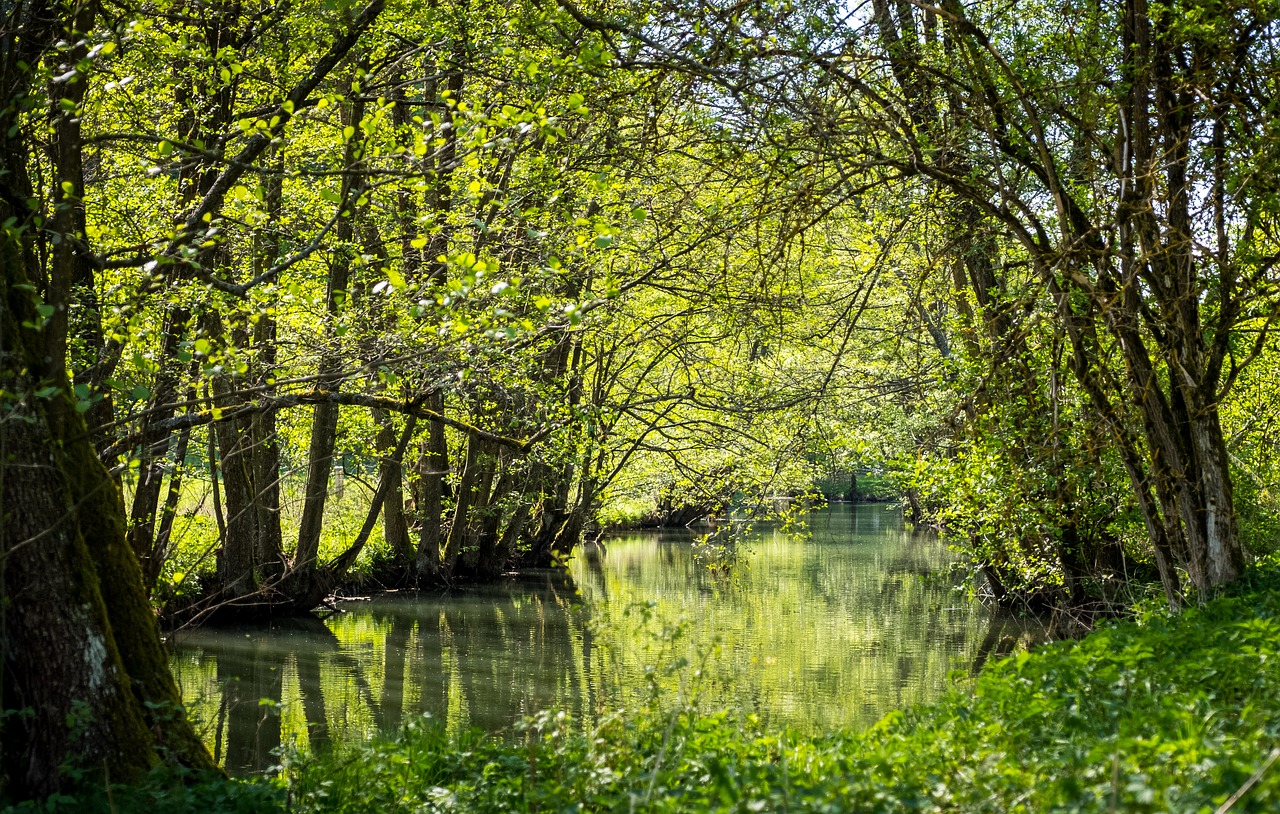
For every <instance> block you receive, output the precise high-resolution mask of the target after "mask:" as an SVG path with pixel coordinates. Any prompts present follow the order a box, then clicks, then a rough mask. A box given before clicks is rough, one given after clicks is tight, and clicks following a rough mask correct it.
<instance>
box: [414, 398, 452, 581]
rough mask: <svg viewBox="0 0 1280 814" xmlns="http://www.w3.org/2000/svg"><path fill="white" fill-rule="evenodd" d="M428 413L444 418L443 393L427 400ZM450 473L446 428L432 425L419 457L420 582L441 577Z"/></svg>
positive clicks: (436, 423) (416, 565)
mask: <svg viewBox="0 0 1280 814" xmlns="http://www.w3.org/2000/svg"><path fill="white" fill-rule="evenodd" d="M427 409H429V410H434V411H435V412H437V413H440V414H443V413H444V397H443V396H442V395H441V394H440V393H433V394H431V395H430V396H428V397H427ZM448 471H449V447H448V444H447V443H446V442H445V435H444V424H442V423H441V422H439V421H432V422H430V423H429V424H428V426H427V437H426V439H425V440H424V441H423V442H422V448H421V451H420V453H419V455H418V495H419V497H418V500H417V504H418V505H417V509H418V552H417V557H416V559H415V562H414V572H415V575H416V577H417V578H418V579H430V580H434V579H437V578H438V577H439V575H440V555H441V542H442V540H443V534H442V524H443V523H444V509H443V504H444V489H445V481H444V478H445V475H446V474H448Z"/></svg>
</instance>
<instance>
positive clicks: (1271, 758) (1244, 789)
mask: <svg viewBox="0 0 1280 814" xmlns="http://www.w3.org/2000/svg"><path fill="white" fill-rule="evenodd" d="M1277 758H1280V746H1277V747H1276V748H1275V749H1272V750H1271V754H1270V755H1268V756H1267V759H1266V760H1264V761H1263V762H1262V765H1261V766H1259V767H1258V771H1256V772H1254V773H1253V777H1250V778H1249V779H1248V780H1246V781H1244V785H1243V786H1241V787H1240V788H1239V789H1237V790H1236V793H1235V794H1233V795H1231V796H1230V797H1228V798H1227V799H1226V801H1225V802H1224V803H1223V804H1222V805H1220V806H1218V809H1217V811H1214V812H1213V814H1226V812H1228V811H1230V810H1231V807H1232V806H1233V805H1235V804H1236V803H1237V802H1239V801H1240V798H1241V797H1243V796H1245V795H1246V794H1248V793H1249V789H1251V788H1253V787H1254V786H1255V785H1257V783H1258V781H1259V780H1261V779H1262V775H1264V774H1266V772H1267V769H1270V768H1271V764H1272V763H1275V762H1276V759H1277Z"/></svg>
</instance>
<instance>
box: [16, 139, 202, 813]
mask: <svg viewBox="0 0 1280 814" xmlns="http://www.w3.org/2000/svg"><path fill="white" fill-rule="evenodd" d="M0 154H3V155H4V156H5V159H4V161H5V163H6V164H7V165H8V166H7V167H5V170H6V173H5V174H6V176H7V178H6V181H5V184H6V189H4V199H3V201H2V202H0V220H3V219H5V218H9V217H18V218H23V219H25V216H26V215H28V213H27V212H24V211H22V210H21V209H18V207H17V206H15V199H14V196H13V193H14V189H13V186H12V185H13V184H14V183H15V181H17V182H19V183H20V182H21V179H23V176H22V174H21V169H20V167H21V165H22V163H23V161H24V156H23V153H22V150H21V145H16V144H13V143H12V142H11V143H9V144H0ZM28 197H30V195H26V196H21V197H18V198H17V202H23V201H25V200H26V199H27V198H28ZM18 205H19V206H22V207H23V208H25V204H24V203H19V204H18ZM26 248H27V247H25V246H24V245H23V239H22V236H20V235H18V234H15V232H12V231H10V232H8V233H7V234H5V235H4V237H3V243H2V244H0V261H2V265H3V276H2V277H0V391H3V393H4V399H3V403H0V518H3V522H2V523H0V528H2V529H3V530H2V531H0V608H2V609H3V610H2V611H0V614H2V615H0V647H2V648H3V661H2V664H3V673H2V674H0V698H2V699H3V707H4V709H5V710H8V711H14V712H13V714H9V715H6V716H5V717H4V718H0V727H2V728H0V793H3V794H7V795H10V796H13V797H17V798H23V797H41V796H45V795H48V794H50V793H53V792H56V791H59V790H62V789H66V788H67V787H68V786H69V785H70V784H71V782H72V781H71V777H70V775H68V774H67V773H65V772H64V771H63V770H62V768H61V767H64V766H73V767H81V768H83V769H84V770H87V771H89V772H91V773H105V774H106V775H109V777H110V779H111V780H113V781H124V782H128V781H131V780H138V779H140V778H141V777H142V775H143V774H144V773H145V772H146V771H147V770H148V769H150V768H151V767H152V766H154V765H155V764H157V763H159V762H161V761H162V760H168V761H173V762H177V763H181V764H185V765H187V766H191V767H196V768H202V769H212V768H213V763H212V760H211V759H210V757H209V755H208V752H207V751H206V750H205V748H204V746H203V745H202V744H201V743H200V741H199V739H198V738H197V737H196V736H195V733H194V732H193V730H192V728H191V726H190V724H189V723H188V722H187V720H186V718H185V716H184V713H183V711H182V707H181V698H180V696H179V694H178V690H177V687H176V686H175V685H174V682H173V678H172V676H171V675H170V673H169V668H168V663H167V660H166V656H165V652H164V648H163V646H162V644H161V642H160V636H159V632H158V631H157V629H156V623H155V618H154V616H153V614H152V612H151V606H150V604H149V603H148V601H147V595H146V592H145V591H144V589H143V580H142V572H141V569H140V568H139V565H138V559H137V557H136V555H135V554H134V552H133V550H132V548H131V547H130V546H129V543H128V540H127V539H126V534H125V512H124V502H123V500H122V499H121V496H120V489H119V486H118V485H117V483H116V482H115V481H114V480H113V479H112V477H111V475H110V474H109V473H108V472H107V470H106V468H105V467H104V466H103V465H102V464H101V463H100V462H99V461H98V458H97V455H96V453H95V450H94V448H93V445H92V443H91V441H90V436H89V433H88V430H87V428H86V426H85V423H84V421H83V419H82V417H81V416H80V413H79V412H78V411H77V406H78V405H77V404H76V403H75V402H74V401H72V399H71V397H70V395H69V393H70V387H69V382H68V380H67V377H66V372H65V365H64V364H59V363H58V362H60V361H62V360H56V361H55V360H53V359H51V357H50V356H49V354H48V351H47V347H48V338H47V337H46V336H45V335H44V333H43V331H44V330H45V329H48V328H49V325H48V323H46V322H44V321H43V320H42V317H41V314H40V312H39V311H38V310H37V308H38V301H37V297H38V293H37V288H36V286H35V285H34V284H33V281H32V276H34V275H32V274H31V273H30V272H31V270H32V268H35V270H36V271H37V273H38V266H34V265H33V263H32V258H33V257H34V252H29V251H26Z"/></svg>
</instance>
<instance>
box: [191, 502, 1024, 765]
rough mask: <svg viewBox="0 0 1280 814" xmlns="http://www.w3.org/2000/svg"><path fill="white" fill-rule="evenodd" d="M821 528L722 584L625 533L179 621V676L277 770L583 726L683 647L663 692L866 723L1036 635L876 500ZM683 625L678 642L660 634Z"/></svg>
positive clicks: (823, 520) (219, 750)
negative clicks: (554, 552) (304, 614)
mask: <svg viewBox="0 0 1280 814" xmlns="http://www.w3.org/2000/svg"><path fill="white" fill-rule="evenodd" d="M811 526H812V535H811V537H809V538H794V537H789V536H787V535H784V534H781V533H779V532H774V531H771V530H764V531H758V532H756V533H755V534H754V535H752V536H751V537H750V538H749V539H748V540H747V541H746V543H745V548H744V550H743V552H742V556H741V557H740V562H739V565H738V566H737V570H736V571H735V572H734V573H733V574H732V575H731V576H730V577H729V578H726V577H724V576H722V575H712V574H709V573H708V571H707V570H706V569H705V568H704V567H702V566H700V565H699V564H698V563H697V562H695V559H694V556H693V552H692V546H691V542H692V539H693V536H694V534H693V533H692V532H689V533H684V532H681V533H671V532H664V533H634V534H623V535H618V536H616V537H614V538H613V539H611V540H609V541H608V547H607V553H603V552H602V556H597V557H592V558H583V559H581V560H579V561H575V562H574V563H572V567H571V569H570V570H569V571H567V572H566V571H559V570H548V571H538V572H532V573H526V574H524V575H523V576H521V577H520V578H515V579H511V580H509V581H506V582H504V583H502V584H500V585H495V586H490V587H486V588H483V589H475V590H471V591H466V592H458V593H455V594H453V595H449V596H418V597H414V596H408V595H387V596H382V597H378V598H375V599H373V600H371V601H366V602H351V603H345V604H344V605H343V612H342V613H337V614H334V615H332V616H330V617H328V618H327V619H325V620H323V621H320V620H317V619H310V620H302V621H289V622H285V623H277V624H274V625H271V626H262V627H254V628H247V627H238V628H218V629H213V628H210V629H202V630H197V631H191V632H188V633H184V634H182V635H181V636H178V637H176V639H175V641H174V642H172V644H171V646H172V649H173V654H174V655H173V663H174V669H175V673H176V674H177V676H178V678H179V681H180V683H181V685H182V688H183V693H184V696H185V697H186V698H187V699H188V702H189V704H190V706H191V709H192V714H193V717H195V719H196V720H197V721H198V722H200V723H201V724H202V726H203V731H204V737H205V738H206V740H207V741H208V743H209V744H210V747H211V749H213V750H214V751H215V753H216V754H217V755H218V757H219V759H220V760H222V761H223V762H224V764H225V765H226V766H227V768H228V769H229V770H230V771H232V772H236V773H243V772H250V771H262V770H264V769H267V768H269V767H270V766H272V765H273V764H274V763H275V762H276V761H277V758H276V756H275V754H273V751H274V750H276V749H277V748H278V747H279V746H280V745H281V744H282V743H288V742H293V743H297V744H298V745H299V746H300V747H303V748H315V747H321V746H323V745H325V744H327V743H329V742H343V741H347V740H352V739H363V738H366V737H369V736H370V735H372V734H374V733H377V732H380V731H381V732H389V731H394V730H396V729H397V728H398V727H400V726H401V725H402V724H403V722H404V720H405V718H406V716H415V715H420V714H424V713H429V714H430V715H432V716H433V717H435V718H436V719H438V720H441V721H443V722H444V723H445V725H446V726H447V727H449V728H451V729H454V730H457V729H459V728H463V727H479V728H482V729H485V730H489V731H494V732H504V731H510V729H511V727H512V725H513V723H514V722H515V721H517V720H518V719H519V718H521V717H522V716H525V715H530V714H533V713H535V712H538V711H542V710H548V709H561V710H564V711H566V712H567V713H569V714H570V715H571V716H572V717H573V719H574V720H576V721H578V722H580V725H583V726H587V725H590V723H591V721H592V720H594V719H595V717H596V716H597V715H598V714H600V713H601V712H602V711H605V710H608V709H611V708H616V707H618V706H620V705H624V704H627V703H632V702H638V701H640V700H642V699H643V698H645V697H647V694H648V693H649V692H651V691H652V690H653V689H654V681H655V679H654V678H653V673H652V671H651V670H649V669H648V668H650V667H652V666H654V665H657V664H669V663H672V662H674V661H676V660H678V659H684V660H687V661H689V662H690V663H696V664H699V665H701V667H702V675H701V677H700V678H699V679H698V680H697V681H694V680H692V679H691V678H690V675H691V674H690V673H689V672H688V671H686V672H685V675H684V676H683V677H681V676H672V677H671V678H670V679H669V680H668V681H667V683H666V684H664V685H662V686H660V687H659V688H658V689H660V690H661V689H662V687H665V688H666V689H667V690H674V689H675V688H676V687H683V692H684V693H685V694H686V697H687V695H688V694H689V693H690V692H692V691H693V690H694V689H695V688H696V689H697V690H698V691H699V692H700V693H701V699H702V700H703V701H704V702H705V703H706V704H707V705H709V706H712V707H716V706H737V707H742V708H745V709H747V710H749V711H753V712H756V713H758V714H760V715H761V716H762V718H764V719H765V720H766V721H768V722H772V723H779V724H786V725H790V726H795V727H798V728H800V729H808V730H817V729H825V728H829V727H838V726H855V727H856V726H865V725H867V724H870V723H872V722H874V721H875V720H877V719H878V718H879V717H881V716H882V715H883V714H884V713H886V712H888V711H889V710H891V709H894V708H896V707H899V706H902V705H906V704H911V703H918V702H923V701H927V700H929V699H930V698H932V697H934V696H935V695H936V694H937V693H939V692H940V691H942V690H943V689H944V688H945V687H946V686H948V674H949V673H950V672H951V671H953V670H956V669H960V670H965V669H967V668H969V667H971V666H973V665H975V664H981V663H982V662H984V661H986V660H988V659H991V658H995V657H997V656H999V655H1004V654H1005V653H1006V652H1007V651H1009V650H1011V649H1012V648H1013V647H1015V646H1023V644H1025V642H1027V641H1029V640H1031V639H1034V638H1036V637H1035V635H1034V634H1033V633H1031V632H1028V631H1030V630H1031V629H1032V628H1034V627H1035V626H1034V625H1032V626H1028V625H1026V624H1025V623H1024V622H1023V621H1021V620H1018V619H1016V618H1012V617H1007V616H1006V615H1002V614H996V615H991V614H989V613H988V611H987V610H986V609H985V608H984V607H983V606H982V605H981V604H980V603H979V602H977V600H976V599H975V598H974V596H973V592H972V591H968V590H967V588H966V586H963V585H961V586H960V589H959V590H957V586H956V584H955V582H956V580H958V579H962V572H957V571H953V570H951V569H950V568H949V567H948V565H949V563H950V562H951V556H950V555H949V554H948V553H947V552H946V550H945V549H944V548H943V547H942V546H941V545H940V544H939V543H938V542H937V541H936V540H935V539H933V538H931V537H928V536H921V535H913V534H911V533H910V532H909V531H907V530H905V529H904V528H903V526H902V523H901V521H900V520H899V518H898V517H897V516H896V514H894V513H892V512H888V511H886V510H885V509H884V507H882V506H858V507H835V508H833V509H830V510H825V511H822V512H817V513H815V514H814V515H812V519H811ZM957 574H960V575H961V576H957ZM640 606H642V607H644V608H645V609H646V610H645V612H644V613H643V614H637V613H636V612H635V609H636V608H637V607H640ZM646 616H647V617H650V621H649V623H648V624H647V626H646V625H645V624H643V623H642V619H643V618H644V617H646ZM677 622H678V625H677V626H678V628H679V630H680V631H681V636H680V637H679V638H678V639H672V638H671V637H670V636H667V637H665V638H664V637H663V636H661V635H657V636H655V635H653V633H654V631H660V630H662V629H664V628H665V629H667V630H668V631H670V630H671V629H672V625H675V624H676V623H677ZM659 684H661V681H659ZM667 700H669V699H667ZM264 702H265V703H264Z"/></svg>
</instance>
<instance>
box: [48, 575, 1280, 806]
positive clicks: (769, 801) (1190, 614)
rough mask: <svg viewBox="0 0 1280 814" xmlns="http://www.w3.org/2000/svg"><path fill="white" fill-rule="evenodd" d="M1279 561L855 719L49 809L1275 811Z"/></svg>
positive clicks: (316, 772) (633, 726) (379, 761)
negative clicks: (1212, 592)
mask: <svg viewBox="0 0 1280 814" xmlns="http://www.w3.org/2000/svg"><path fill="white" fill-rule="evenodd" d="M1278 756H1280V565H1278V564H1276V563H1271V564H1268V565H1265V566H1260V567H1257V568H1254V569H1253V570H1252V571H1251V572H1250V573H1249V575H1248V576H1247V577H1246V579H1245V580H1244V581H1243V582H1242V583H1241V584H1239V585H1238V586H1236V587H1234V588H1233V589H1232V590H1231V591H1230V593H1229V594H1228V595H1226V596H1222V597H1219V598H1217V599H1214V600H1212V601H1210V602H1208V603H1206V604H1205V605H1203V606H1201V607H1196V608H1192V609H1189V610H1187V611H1185V612H1183V613H1181V614H1179V615H1170V614H1168V613H1167V612H1163V611H1161V610H1158V609H1155V608H1144V609H1140V610H1139V612H1138V613H1137V615H1136V616H1135V617H1134V618H1132V619H1129V620H1125V621H1121V622H1113V623H1109V624H1107V625H1105V626H1103V627H1101V628H1099V629H1098V630H1096V631H1095V632H1093V633H1091V634H1089V635H1088V636H1086V637H1084V638H1083V639H1080V640H1078V641H1070V642H1058V643H1055V644H1050V645H1046V646H1043V647H1041V648H1039V649H1037V650H1036V651H1034V652H1031V653H1025V652H1024V653H1019V654H1017V655H1015V656H1012V657H1010V658H1008V659H1005V660H1002V661H998V662H993V663H990V664H988V665H987V666H986V667H984V668H983V670H982V671H981V673H980V674H979V675H978V677H977V678H976V679H971V678H967V677H962V676H960V675H959V674H957V679H956V686H955V687H954V688H953V689H951V690H950V691H948V692H947V693H946V694H945V695H943V696H942V697H941V698H940V699H939V700H937V701H936V702H934V703H932V704H929V705H926V706H922V707H918V708H913V709H907V710H902V711H898V712H894V713H891V714H889V715H888V716H886V717H885V718H884V719H883V720H882V721H881V722H880V723H878V724H877V725H875V726H873V727H871V728H870V729H869V730H866V731H863V732H841V733H831V734H826V735H821V736H817V737H810V736H801V735H798V734H795V733H790V732H778V731H771V730H769V729H767V728H764V727H762V726H761V725H760V724H759V722H758V721H756V720H755V719H754V718H753V717H752V716H750V715H745V714H741V713H735V712H734V711H709V710H706V709H702V708H699V707H698V706H697V705H696V704H680V705H676V706H672V705H671V704H670V703H669V702H666V701H664V700H663V699H662V697H661V696H655V700H654V702H653V703H652V704H651V705H650V706H649V707H647V708H645V709H640V710H628V711H626V712H625V713H621V712H620V713H619V714H617V715H615V716H613V717H611V718H607V719H606V720H605V721H604V722H603V723H602V724H601V725H600V726H598V727H597V728H596V729H595V730H593V731H592V732H591V733H590V734H589V735H584V734H581V730H580V728H577V727H575V726H573V725H572V724H571V722H569V721H567V720H566V719H564V718H563V717H562V716H556V715H544V716H542V717H540V718H538V719H535V720H531V721H529V722H526V723H525V724H524V725H522V726H520V727H518V728H517V731H516V732H515V733H513V735H512V736H511V737H509V738H505V739H501V738H494V737H486V736H483V735H480V734H470V735H463V736H453V737H450V736H447V735H446V734H445V733H444V732H443V730H442V729H441V728H440V727H438V726H436V725H434V724H433V722H431V721H430V720H429V719H427V720H420V721H416V722H413V723H411V724H409V725H408V726H406V727H405V728H404V730H403V731H402V732H401V733H400V734H399V735H398V736H397V737H395V738H393V739H388V740H382V741H376V742H373V743H369V744H364V745H355V746H348V747H345V748H343V749H342V750H341V751H339V752H336V753H334V754H328V755H302V756H293V755H285V756H283V767H284V768H283V771H282V773H281V775H280V777H278V778H276V779H274V780H262V781H228V780H214V781H205V782H198V781H197V782H191V778H187V782H186V783H185V784H184V783H181V782H179V779H175V778H173V777H171V776H168V777H160V776H157V778H156V779H155V782H153V783H152V784H150V785H148V786H147V787H143V788H130V789H126V788H121V787H116V788H114V789H113V790H112V794H111V797H110V799H108V798H107V796H106V794H105V793H104V792H98V793H92V794H87V795H85V796H83V797H80V798H78V799H72V798H65V799H60V800H53V801H50V802H49V803H46V804H45V810H49V811H72V810H74V811H76V812H85V811H89V810H94V809H100V810H104V811H115V812H128V811H147V812H185V811H189V812H193V813H194V812H199V814H213V813H214V812H232V811H243V812H250V811H253V812H258V811H271V810H274V811H291V812H434V811H458V812H512V811H515V812H525V811H527V812H533V811H540V812H551V811H610V812H613V811H618V812H622V811H627V812H634V811H653V812H677V811H679V812H699V811H724V812H730V811H734V812H736V811H742V812H758V811H796V812H844V811H848V812H899V811H902V812H906V811H962V812H979V811H981V812H1012V811H1025V812H1050V811H1064V812H1065V811H1100V812H1101V811H1121V812H1132V811H1143V812H1145V811H1152V812H1154V811H1178V812H1182V811H1186V812H1225V811H1232V812H1246V811H1253V812H1261V811H1276V810H1280V767H1276V766H1273V764H1274V763H1275V762H1276V759H1277V757H1278Z"/></svg>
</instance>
